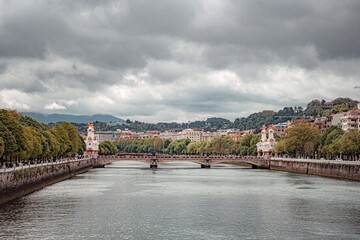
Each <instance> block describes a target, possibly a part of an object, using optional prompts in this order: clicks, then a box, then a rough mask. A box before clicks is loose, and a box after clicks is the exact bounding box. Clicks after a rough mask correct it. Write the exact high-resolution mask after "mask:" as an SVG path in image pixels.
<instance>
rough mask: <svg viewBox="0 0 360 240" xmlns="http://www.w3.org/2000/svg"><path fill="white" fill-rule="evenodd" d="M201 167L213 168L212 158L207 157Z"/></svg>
mask: <svg viewBox="0 0 360 240" xmlns="http://www.w3.org/2000/svg"><path fill="white" fill-rule="evenodd" d="M201 168H211V164H210V160H209V159H205V160H204V163H202V164H201Z"/></svg>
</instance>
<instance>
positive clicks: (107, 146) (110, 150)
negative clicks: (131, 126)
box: [99, 141, 118, 155]
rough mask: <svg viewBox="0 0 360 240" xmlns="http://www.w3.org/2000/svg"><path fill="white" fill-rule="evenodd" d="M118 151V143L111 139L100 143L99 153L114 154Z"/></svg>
mask: <svg viewBox="0 0 360 240" xmlns="http://www.w3.org/2000/svg"><path fill="white" fill-rule="evenodd" d="M117 152H118V149H117V147H116V145H115V144H114V143H112V142H110V141H104V142H101V143H100V144H99V155H114V154H116V153H117Z"/></svg>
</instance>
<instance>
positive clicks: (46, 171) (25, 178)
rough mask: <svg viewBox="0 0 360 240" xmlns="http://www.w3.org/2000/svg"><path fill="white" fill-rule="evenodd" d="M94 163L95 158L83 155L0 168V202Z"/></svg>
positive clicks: (56, 180)
mask: <svg viewBox="0 0 360 240" xmlns="http://www.w3.org/2000/svg"><path fill="white" fill-rule="evenodd" d="M96 163H97V159H96V158H92V157H91V156H86V157H85V156H84V157H80V158H65V159H61V160H58V161H56V162H47V163H37V164H31V165H22V166H16V167H11V168H3V169H0V204H3V203H5V202H8V201H10V200H13V199H15V198H18V197H21V196H24V195H26V194H29V193H31V192H34V191H36V190H39V189H41V188H43V187H46V186H48V185H51V184H54V183H56V182H60V181H63V180H65V179H68V178H71V177H73V176H75V175H76V174H79V173H83V172H85V171H88V170H89V169H92V168H93V167H94V166H96Z"/></svg>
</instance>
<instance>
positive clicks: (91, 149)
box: [84, 122, 99, 156]
mask: <svg viewBox="0 0 360 240" xmlns="http://www.w3.org/2000/svg"><path fill="white" fill-rule="evenodd" d="M84 141H85V144H86V150H85V152H84V154H85V155H95V156H97V155H98V151H99V142H98V140H97V139H96V136H95V129H94V125H93V124H92V122H89V123H88V129H87V136H86V137H84Z"/></svg>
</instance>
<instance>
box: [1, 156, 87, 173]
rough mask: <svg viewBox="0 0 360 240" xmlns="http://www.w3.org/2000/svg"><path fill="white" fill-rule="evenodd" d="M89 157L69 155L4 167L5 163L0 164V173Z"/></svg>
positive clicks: (78, 160) (83, 159) (84, 159)
mask: <svg viewBox="0 0 360 240" xmlns="http://www.w3.org/2000/svg"><path fill="white" fill-rule="evenodd" d="M89 159H92V157H90V156H80V157H69V158H61V159H57V160H56V161H52V162H41V163H37V162H35V163H33V164H31V163H27V164H23V163H19V166H17V165H16V164H13V165H14V166H13V167H6V166H5V165H0V173H3V172H12V171H16V170H20V169H29V168H36V167H40V166H52V165H60V164H64V163H70V162H80V161H86V160H89Z"/></svg>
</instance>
